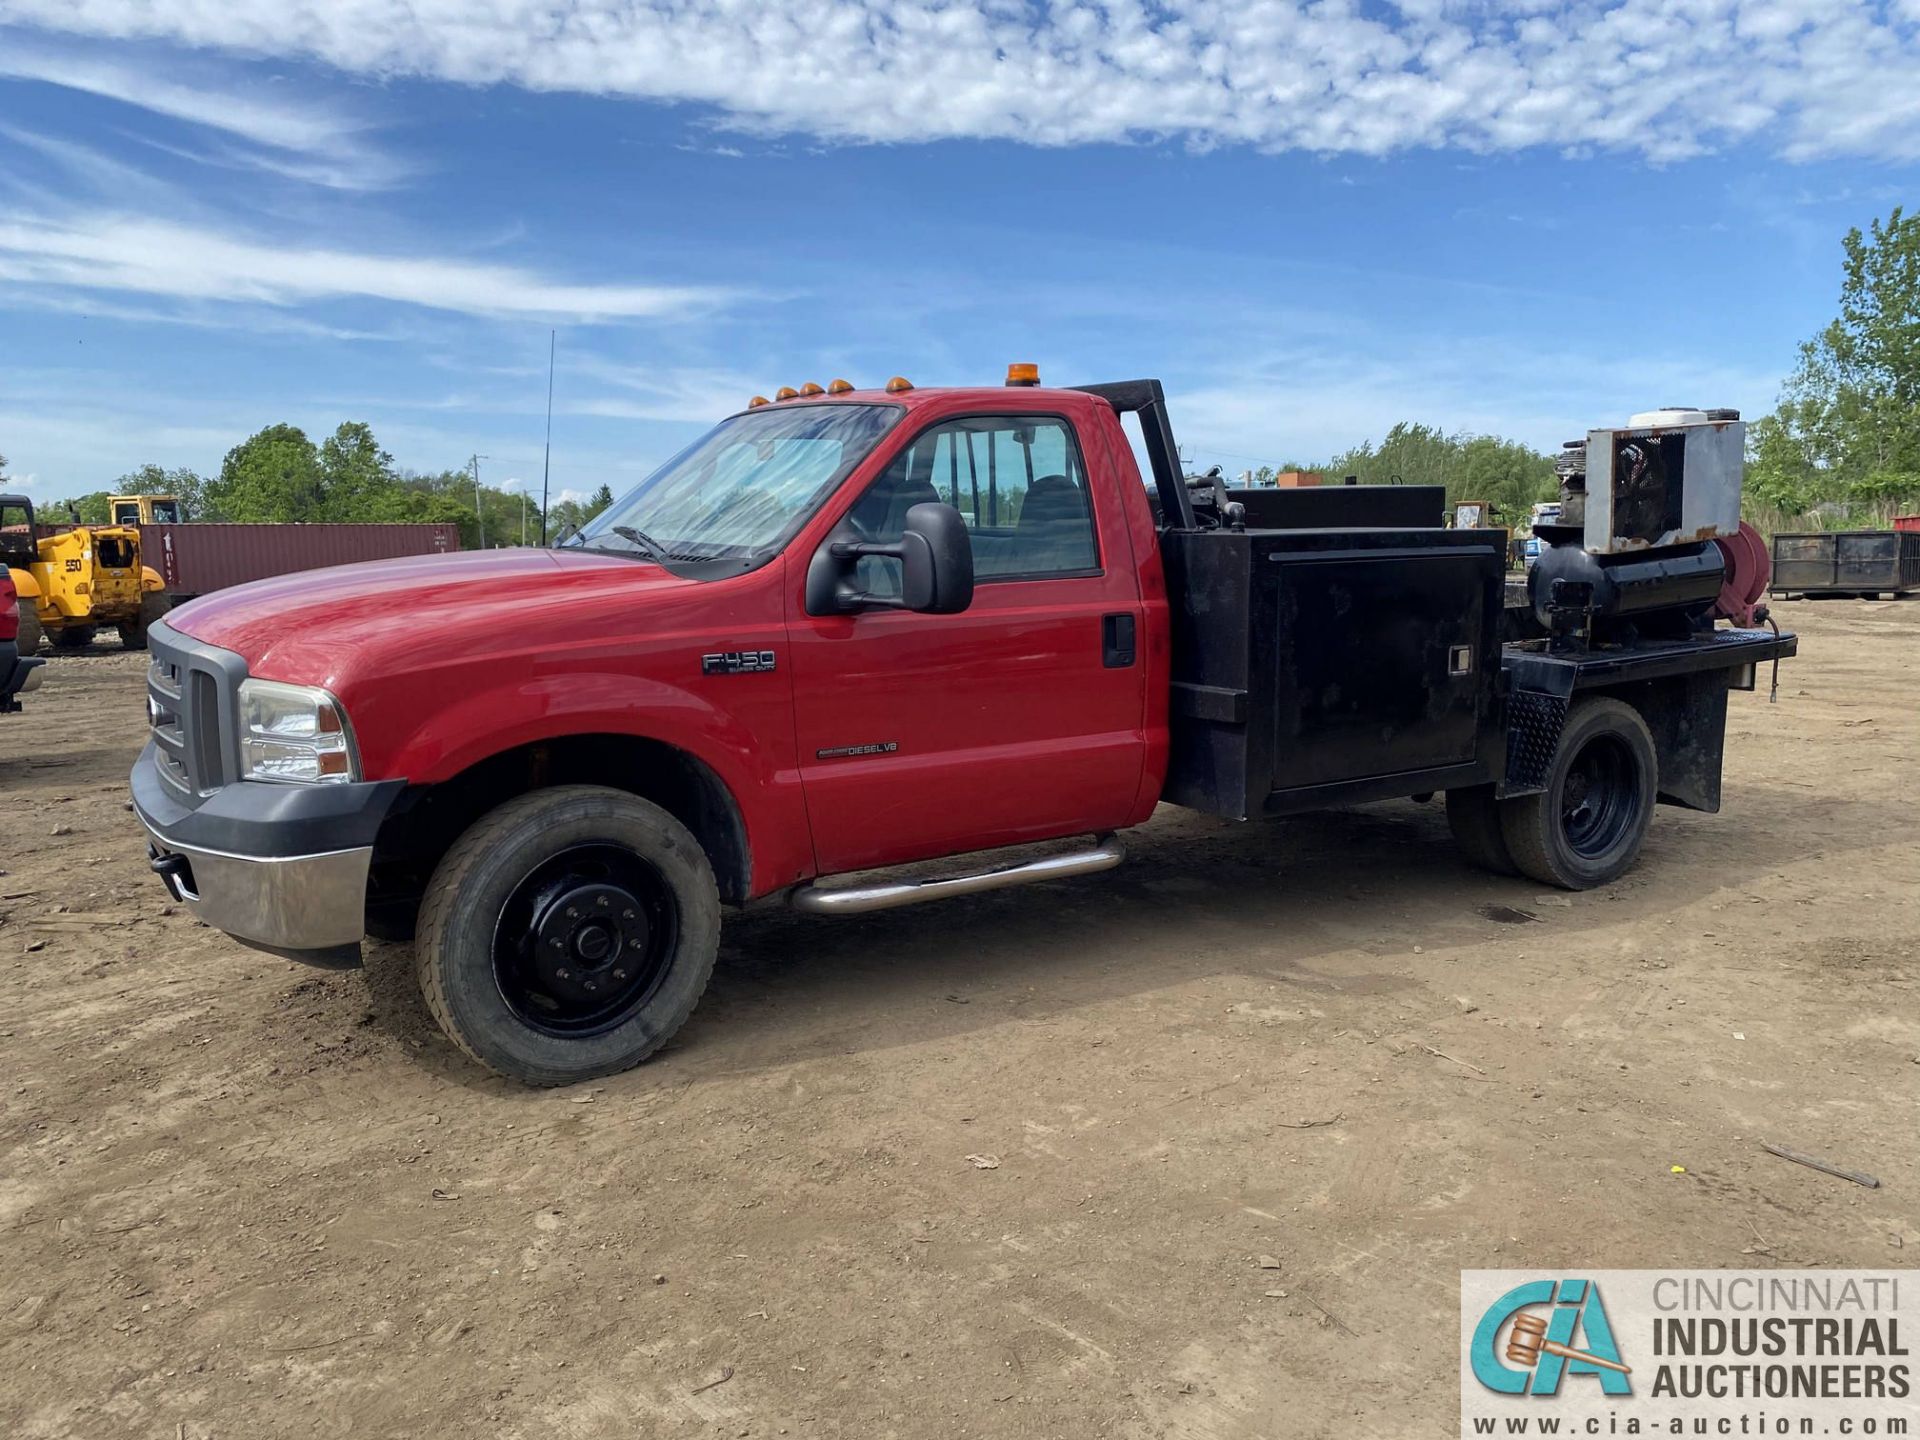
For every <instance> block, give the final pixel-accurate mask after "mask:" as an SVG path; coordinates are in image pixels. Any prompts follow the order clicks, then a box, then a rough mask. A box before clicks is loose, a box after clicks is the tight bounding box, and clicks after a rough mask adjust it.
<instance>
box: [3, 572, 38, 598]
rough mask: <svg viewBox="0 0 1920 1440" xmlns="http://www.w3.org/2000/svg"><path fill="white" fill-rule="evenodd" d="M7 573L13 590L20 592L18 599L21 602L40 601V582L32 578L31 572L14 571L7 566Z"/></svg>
mask: <svg viewBox="0 0 1920 1440" xmlns="http://www.w3.org/2000/svg"><path fill="white" fill-rule="evenodd" d="M7 573H8V574H9V575H11V576H12V577H13V588H14V589H15V590H17V591H19V592H20V598H21V599H22V600H33V601H36V602H37V601H38V600H39V599H40V582H39V580H38V579H36V578H35V577H34V573H33V571H31V570H26V569H15V568H14V567H13V566H11V565H9V566H8V567H7Z"/></svg>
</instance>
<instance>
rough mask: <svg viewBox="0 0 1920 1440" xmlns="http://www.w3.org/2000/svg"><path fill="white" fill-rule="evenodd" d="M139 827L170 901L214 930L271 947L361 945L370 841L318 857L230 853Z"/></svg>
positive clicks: (370, 860) (279, 948)
mask: <svg viewBox="0 0 1920 1440" xmlns="http://www.w3.org/2000/svg"><path fill="white" fill-rule="evenodd" d="M143 825H144V817H143ZM144 828H145V829H146V832H147V835H148V837H149V844H148V846H147V856H148V858H149V859H150V860H151V861H152V862H153V870H154V873H155V874H157V875H158V876H159V877H160V878H161V880H162V881H164V882H165V884H166V887H167V890H168V891H169V893H171V894H172V896H173V898H174V899H176V900H178V901H180V902H181V903H182V904H184V905H186V906H187V908H188V909H190V910H192V911H193V913H194V914H195V915H196V916H198V917H199V918H200V919H202V920H204V921H206V922H207V924H209V925H211V926H212V927H213V928H214V929H216V930H224V931H225V932H226V933H227V934H229V935H231V936H233V938H234V939H236V940H244V941H247V942H248V943H250V944H253V945H259V946H263V947H265V948H267V949H270V950H334V949H337V948H339V947H341V946H356V947H357V946H358V945H359V943H360V937H361V935H362V934H363V933H364V930H365V917H366V908H367V871H368V869H369V867H370V866H371V865H372V863H373V847H372V846H371V845H363V846H360V847H359V848H357V849H352V850H331V851H326V852H324V853H322V854H318V855H275V856H257V855H229V854H225V853H223V852H221V851H219V850H201V849H196V848H195V847H193V846H190V845H181V844H179V843H178V842H176V841H168V840H166V839H163V838H162V837H161V835H160V834H159V832H157V831H156V830H155V829H154V828H153V827H152V826H151V825H144Z"/></svg>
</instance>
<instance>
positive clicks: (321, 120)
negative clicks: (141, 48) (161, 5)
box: [0, 0, 404, 190]
mask: <svg viewBox="0 0 1920 1440" xmlns="http://www.w3.org/2000/svg"><path fill="white" fill-rule="evenodd" d="M6 18H7V14H6V7H5V4H4V3H3V0H0V20H5V19H6ZM0 79H8V80H30V81H37V82H39V83H42V84H47V85H57V86H60V87H61V88H63V89H67V90H78V91H81V92H82V93H84V94H88V95H97V96H101V97H103V98H105V99H109V100H114V101H118V102H119V103H121V104H125V105H130V106H133V107H135V108H137V109H140V110H145V111H147V112H149V113H150V114H154V115H163V116H166V117H167V118H168V119H171V120H177V121H181V122H184V123H185V124H187V125H189V126H193V127H198V128H200V129H203V130H211V131H213V132H215V133H216V134H218V135H219V136H221V137H223V140H222V142H221V143H219V144H217V145H216V146H214V147H213V148H212V149H210V150H205V151H202V150H194V149H187V148H184V147H179V146H169V145H166V144H164V143H162V142H160V141H158V140H154V139H153V137H150V136H143V137H141V138H143V139H148V140H150V141H152V143H154V144H156V145H158V146H159V148H161V149H165V150H169V151H171V152H172V153H174V154H176V155H180V156H182V157H183V158H186V159H189V160H194V161H198V162H201V163H205V164H212V165H218V166H221V167H223V168H229V169H251V170H264V171H267V172H270V173H273V174H278V175H283V176H287V177H288V178H292V179H297V180H300V181H303V182H306V183H309V184H316V185H322V186H326V187H328V188H331V189H341V190H368V189H378V188H382V187H384V186H387V185H390V184H392V183H394V182H395V181H397V180H398V179H399V178H400V177H401V176H402V174H403V173H404V170H403V167H401V166H400V165H399V164H397V163H396V162H394V161H393V160H392V159H390V158H389V157H387V156H385V155H382V154H380V153H379V152H378V151H376V150H375V149H373V148H372V147H371V146H370V145H369V144H368V143H367V140H366V135H367V132H368V131H369V130H370V129H371V127H370V126H369V125H368V123H367V122H366V121H364V120H362V119H360V118H358V117H356V116H353V115H350V114H348V113H346V112H344V111H342V110H340V109H339V108H337V107H335V106H332V105H325V104H319V103H310V102H304V101H301V100H299V99H297V98H294V97H291V96H288V95H286V94H284V93H272V91H273V88H274V87H271V86H263V85H260V84H255V83H247V82H246V81H244V80H243V79H242V78H240V77H237V76H235V75H234V74H231V73H228V72H227V71H225V70H222V71H221V72H219V73H217V74H216V73H212V72H208V71H205V70H204V67H194V68H190V69H189V70H188V71H186V72H184V74H164V73H161V72H160V71H159V70H158V69H157V68H156V67H155V65H154V64H152V63H151V61H149V62H148V63H143V64H140V65H131V64H126V63H122V62H121V61H120V60H118V59H115V58H113V57H110V56H99V55H77V54H72V53H67V52H64V51H61V50H55V49H49V48H47V47H44V46H38V45H32V44H23V43H20V41H19V40H18V38H17V37H6V43H5V44H4V45H0Z"/></svg>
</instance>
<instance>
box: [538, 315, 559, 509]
mask: <svg viewBox="0 0 1920 1440" xmlns="http://www.w3.org/2000/svg"><path fill="white" fill-rule="evenodd" d="M558 334H559V332H558V331H556V330H549V331H547V448H546V453H545V454H544V455H542V456H541V458H540V544H541V545H542V546H543V547H544V546H545V545H546V543H547V478H548V476H549V475H551V474H552V473H553V356H554V350H555V347H556V345H557V344H558V341H557V339H556V337H557V335H558Z"/></svg>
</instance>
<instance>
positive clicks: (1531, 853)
mask: <svg viewBox="0 0 1920 1440" xmlns="http://www.w3.org/2000/svg"><path fill="white" fill-rule="evenodd" d="M1659 771H1660V765H1659V757H1658V755H1657V754H1656V752H1655V750H1654V746H1653V736H1652V735H1651V734H1650V733H1649V732H1648V730H1647V723H1646V721H1644V720H1642V719H1641V718H1640V712H1639V711H1637V710H1635V709H1634V708H1633V707H1632V706H1631V705H1628V704H1625V703H1623V702H1622V701H1619V700H1610V699H1604V698H1596V699H1592V700H1584V701H1581V702H1580V703H1578V704H1576V705H1575V706H1574V707H1573V709H1572V710H1571V711H1569V712H1568V715H1567V722H1566V724H1565V726H1563V727H1562V729H1561V731H1560V745H1559V748H1558V749H1557V750H1555V752H1554V756H1553V765H1552V768H1551V769H1550V770H1549V771H1548V774H1547V788H1546V789H1545V790H1544V791H1542V792H1541V793H1540V794H1537V795H1522V796H1518V797H1516V798H1513V799H1509V800H1503V801H1502V802H1501V803H1500V829H1501V833H1502V834H1503V835H1504V836H1505V837H1506V842H1507V850H1508V851H1509V853H1511V854H1512V856H1513V861H1514V864H1515V865H1517V866H1519V868H1520V873H1521V874H1523V875H1526V876H1528V877H1530V878H1532V879H1534V880H1538V881H1540V882H1541V883H1542V884H1544V885H1557V886H1559V887H1560V888H1561V889H1563V890H1591V889H1593V888H1594V887H1595V886H1597V885H1605V884H1606V883H1607V882H1608V881H1609V880H1613V879H1615V878H1617V877H1618V876H1620V875H1622V874H1624V873H1625V872H1626V871H1627V870H1628V869H1629V868H1631V866H1632V865H1633V862H1634V861H1635V860H1637V859H1639V858H1640V846H1641V843H1642V842H1643V841H1644V840H1645V839H1646V838H1647V827H1648V825H1650V824H1651V823H1652V821H1653V806H1654V800H1655V797H1656V795H1657V793H1658V789H1659Z"/></svg>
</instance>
